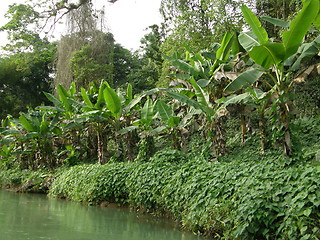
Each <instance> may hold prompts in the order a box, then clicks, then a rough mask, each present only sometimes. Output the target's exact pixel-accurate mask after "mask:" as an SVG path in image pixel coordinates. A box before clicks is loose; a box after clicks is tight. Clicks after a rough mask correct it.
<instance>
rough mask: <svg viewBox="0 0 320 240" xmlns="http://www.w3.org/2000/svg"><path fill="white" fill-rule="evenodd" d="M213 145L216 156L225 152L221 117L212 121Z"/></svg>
mask: <svg viewBox="0 0 320 240" xmlns="http://www.w3.org/2000/svg"><path fill="white" fill-rule="evenodd" d="M213 131H214V133H213V135H212V141H213V147H214V149H215V152H216V155H217V156H222V155H224V154H226V140H225V132H224V129H223V127H222V118H219V119H216V120H215V121H214V123H213Z"/></svg>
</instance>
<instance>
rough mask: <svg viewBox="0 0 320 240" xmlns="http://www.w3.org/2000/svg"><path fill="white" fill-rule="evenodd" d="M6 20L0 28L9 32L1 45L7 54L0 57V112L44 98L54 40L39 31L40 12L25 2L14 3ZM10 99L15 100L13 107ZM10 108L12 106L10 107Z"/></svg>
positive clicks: (40, 102) (29, 104) (48, 84)
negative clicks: (0, 102) (3, 45)
mask: <svg viewBox="0 0 320 240" xmlns="http://www.w3.org/2000/svg"><path fill="white" fill-rule="evenodd" d="M5 16H6V17H7V18H8V19H9V21H8V22H7V23H6V24H5V25H4V26H2V27H0V31H5V32H7V33H8V40H9V42H10V43H9V44H7V45H6V46H5V47H4V48H3V49H4V50H5V51H6V54H7V55H8V56H6V57H3V58H2V59H1V61H0V64H1V73H0V94H1V99H2V100H3V102H2V111H1V113H0V115H1V114H2V117H3V114H5V113H10V114H13V115H16V114H17V113H18V112H19V111H22V110H25V109H26V107H27V106H30V107H34V106H37V105H40V104H42V103H43V102H46V98H45V96H44V95H43V91H45V92H50V90H51V84H52V79H51V76H52V73H53V69H52V62H53V56H54V54H55V50H56V46H55V43H50V42H49V41H48V39H47V38H46V37H42V36H41V35H40V29H41V26H40V24H39V22H40V19H41V14H39V13H38V12H37V11H35V10H34V9H33V8H32V6H30V5H28V4H13V5H10V6H9V10H8V12H7V13H6V15H5ZM12 102H14V103H16V105H15V106H14V107H12ZM10 109H11V110H10Z"/></svg>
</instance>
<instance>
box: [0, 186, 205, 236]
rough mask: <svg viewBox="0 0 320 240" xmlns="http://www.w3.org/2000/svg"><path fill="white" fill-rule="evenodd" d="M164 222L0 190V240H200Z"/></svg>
mask: <svg viewBox="0 0 320 240" xmlns="http://www.w3.org/2000/svg"><path fill="white" fill-rule="evenodd" d="M173 225H174V224H173V223H172V222H171V221H169V220H166V219H163V218H155V217H152V216H148V215H142V214H137V213H134V212H131V211H129V210H128V209H122V208H100V207H93V206H85V205H82V204H79V203H75V202H70V201H66V200H61V199H54V198H48V197H47V196H45V195H41V194H19V193H14V192H7V191H1V190H0V239H1V240H2V239H3V240H27V239H30V240H38V239H39V240H40V239H41V240H49V239H50V240H200V239H201V238H199V237H196V236H194V235H193V234H191V233H188V232H181V231H179V230H178V229H175V228H174V226H173Z"/></svg>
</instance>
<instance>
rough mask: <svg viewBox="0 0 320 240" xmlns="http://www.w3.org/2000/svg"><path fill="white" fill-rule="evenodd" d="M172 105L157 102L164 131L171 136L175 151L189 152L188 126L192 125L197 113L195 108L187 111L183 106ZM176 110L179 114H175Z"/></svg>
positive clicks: (161, 101) (160, 101) (158, 113)
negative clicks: (192, 119)
mask: <svg viewBox="0 0 320 240" xmlns="http://www.w3.org/2000/svg"><path fill="white" fill-rule="evenodd" d="M175 105H176V104H172V103H170V104H169V105H168V104H167V103H165V102H164V101H163V100H158V101H157V102H156V109H157V116H158V117H159V119H160V120H161V121H162V123H163V124H164V127H165V129H164V131H165V132H166V135H168V136H169V138H170V139H171V142H172V147H173V148H174V149H178V150H182V151H183V152H185V153H186V152H187V151H188V149H187V141H188V137H189V130H188V129H187V126H188V125H189V124H190V122H191V121H190V120H191V118H192V117H193V116H194V115H195V114H196V113H197V112H196V111H193V109H194V108H191V107H188V108H187V109H185V108H184V107H183V106H182V105H181V104H179V105H178V106H175ZM174 108H177V109H180V110H178V111H179V112H178V114H175V111H176V110H174Z"/></svg>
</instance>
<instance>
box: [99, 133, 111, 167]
mask: <svg viewBox="0 0 320 240" xmlns="http://www.w3.org/2000/svg"><path fill="white" fill-rule="evenodd" d="M97 139H98V149H97V150H98V153H97V155H98V162H99V164H101V165H103V164H105V163H106V162H107V160H108V157H109V156H108V150H107V144H106V143H105V138H104V134H103V132H100V131H98V132H97Z"/></svg>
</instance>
